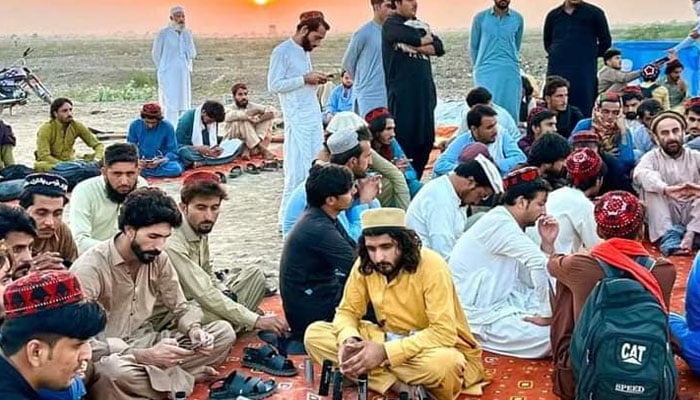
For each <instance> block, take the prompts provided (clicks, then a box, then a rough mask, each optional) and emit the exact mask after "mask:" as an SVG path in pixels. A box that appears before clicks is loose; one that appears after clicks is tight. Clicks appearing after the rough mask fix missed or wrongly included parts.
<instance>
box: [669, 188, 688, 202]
mask: <svg viewBox="0 0 700 400" xmlns="http://www.w3.org/2000/svg"><path fill="white" fill-rule="evenodd" d="M687 192H688V188H687V185H686V184H680V185H672V186H666V188H665V189H664V195H666V196H667V197H670V198H671V199H673V200H676V201H685V200H686V199H687Z"/></svg>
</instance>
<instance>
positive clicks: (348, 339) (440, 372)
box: [304, 208, 487, 400]
mask: <svg viewBox="0 0 700 400" xmlns="http://www.w3.org/2000/svg"><path fill="white" fill-rule="evenodd" d="M362 227H363V231H362V236H360V239H359V253H360V256H359V259H358V261H357V262H356V263H355V266H354V267H353V269H352V271H351V273H350V276H349V278H348V280H347V283H346V284H345V292H344V294H343V299H342V301H341V303H340V306H339V307H338V310H337V311H336V314H335V319H334V320H333V322H332V323H328V322H322V321H320V322H315V323H313V324H312V325H310V326H309V327H308V328H307V330H306V335H305V337H304V344H305V346H306V350H307V352H308V354H309V355H310V356H311V358H312V359H313V360H314V361H315V362H316V363H321V362H323V360H331V361H332V362H334V363H336V364H337V365H339V367H340V370H341V372H342V373H343V375H344V376H345V377H347V378H350V379H356V378H357V377H358V376H359V375H360V374H363V373H367V374H368V375H369V388H370V389H371V390H373V391H375V392H379V393H382V394H383V393H386V392H388V391H389V390H392V391H394V392H404V391H406V392H409V393H410V392H411V391H412V390H414V389H415V388H416V387H417V386H423V387H424V388H425V389H427V391H428V392H429V393H430V395H432V396H433V397H434V398H437V399H441V400H442V399H445V400H447V399H454V398H457V397H458V396H459V395H460V394H461V393H467V394H471V395H480V394H481V393H482V390H481V389H482V387H483V386H484V385H485V384H486V383H487V382H486V380H487V377H486V374H485V372H484V367H483V365H482V363H481V347H480V346H479V344H478V343H477V342H476V340H475V339H474V337H473V336H472V334H471V332H470V330H469V326H468V325H467V319H466V316H465V315H464V311H463V310H462V306H461V305H460V303H459V298H458V297H457V293H456V290H455V287H454V283H453V281H452V276H451V275H450V272H449V270H448V268H447V264H446V263H445V261H444V260H443V259H442V257H440V255H438V254H437V253H435V252H433V251H432V250H429V249H421V245H420V240H419V239H418V236H417V235H416V234H415V232H413V231H412V230H409V229H407V228H406V223H405V213H404V211H403V210H401V209H397V208H379V209H374V210H368V211H366V212H365V213H363V214H362ZM369 303H372V306H373V307H374V311H375V313H376V317H377V321H379V323H380V324H379V325H376V324H373V323H370V322H368V321H361V318H362V316H363V315H364V314H365V312H366V310H367V306H368V304H369Z"/></svg>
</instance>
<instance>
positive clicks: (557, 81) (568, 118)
mask: <svg viewBox="0 0 700 400" xmlns="http://www.w3.org/2000/svg"><path fill="white" fill-rule="evenodd" d="M570 87H571V86H570V84H569V81H568V80H566V79H564V78H562V77H561V76H557V75H551V76H548V77H547V81H546V82H545V84H544V89H542V95H543V96H544V101H545V104H546V106H547V109H549V110H550V111H552V112H554V113H555V114H556V115H557V133H559V134H560V135H562V136H564V137H565V138H568V137H569V136H571V131H572V130H573V129H574V127H575V126H576V124H578V122H579V121H580V120H582V119H583V114H582V113H581V110H579V109H578V107H576V106H572V105H570V104H569V88H570Z"/></svg>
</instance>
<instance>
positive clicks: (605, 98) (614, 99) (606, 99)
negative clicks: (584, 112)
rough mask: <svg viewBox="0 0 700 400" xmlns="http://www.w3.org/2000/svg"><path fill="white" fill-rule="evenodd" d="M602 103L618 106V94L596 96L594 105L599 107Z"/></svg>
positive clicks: (607, 93)
mask: <svg viewBox="0 0 700 400" xmlns="http://www.w3.org/2000/svg"><path fill="white" fill-rule="evenodd" d="M603 103H618V104H620V94H619V93H617V92H605V93H601V94H600V95H599V96H598V101H596V105H597V106H598V107H600V106H601V105H602V104H603Z"/></svg>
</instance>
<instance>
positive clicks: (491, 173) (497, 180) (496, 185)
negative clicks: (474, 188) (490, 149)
mask: <svg viewBox="0 0 700 400" xmlns="http://www.w3.org/2000/svg"><path fill="white" fill-rule="evenodd" d="M474 161H476V162H478V163H479V165H481V168H482V169H483V170H484V172H485V173H486V177H487V178H489V183H491V188H493V192H494V193H495V194H501V193H503V178H501V173H500V172H498V168H497V167H496V166H495V165H494V164H493V163H492V162H491V161H490V160H489V159H488V158H486V157H484V155H483V154H479V155H477V156H476V158H475V159H474Z"/></svg>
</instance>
